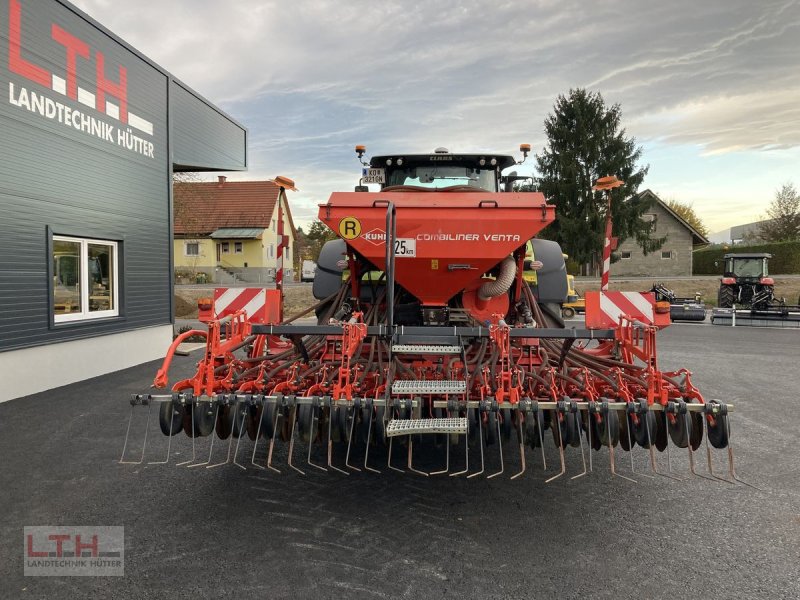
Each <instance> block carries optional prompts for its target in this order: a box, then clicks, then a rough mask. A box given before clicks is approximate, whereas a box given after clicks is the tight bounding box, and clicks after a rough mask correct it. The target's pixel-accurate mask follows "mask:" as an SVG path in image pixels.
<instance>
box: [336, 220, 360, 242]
mask: <svg viewBox="0 0 800 600" xmlns="http://www.w3.org/2000/svg"><path fill="white" fill-rule="evenodd" d="M339 235H340V236H342V237H343V238H344V239H346V240H354V239H356V238H357V237H358V236H360V235H361V221H359V220H358V219H356V218H355V217H345V218H344V219H342V220H341V221H339Z"/></svg>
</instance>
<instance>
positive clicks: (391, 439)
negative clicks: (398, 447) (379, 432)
mask: <svg viewBox="0 0 800 600" xmlns="http://www.w3.org/2000/svg"><path fill="white" fill-rule="evenodd" d="M392 444H394V436H392V437H390V438H389V456H388V457H387V459H386V466H387V467H389V468H390V469H391V470H392V471H397V472H398V473H405V471H403V469H398V468H397V467H393V466H392Z"/></svg>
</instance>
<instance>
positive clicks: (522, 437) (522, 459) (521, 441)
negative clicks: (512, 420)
mask: <svg viewBox="0 0 800 600" xmlns="http://www.w3.org/2000/svg"><path fill="white" fill-rule="evenodd" d="M517 427H518V428H519V460H520V463H521V464H522V470H521V471H520V472H519V473H517V474H516V475H512V476H511V479H516V478H517V477H519V476H520V475H522V474H523V473H524V472H525V468H526V466H525V430H524V429H523V427H522V420H521V419H517Z"/></svg>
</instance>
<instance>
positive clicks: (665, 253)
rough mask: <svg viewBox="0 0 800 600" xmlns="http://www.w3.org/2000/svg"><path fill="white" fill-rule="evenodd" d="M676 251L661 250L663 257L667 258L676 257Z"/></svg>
mask: <svg viewBox="0 0 800 600" xmlns="http://www.w3.org/2000/svg"><path fill="white" fill-rule="evenodd" d="M674 255H675V253H674V252H673V251H672V250H662V251H661V258H662V259H664V260H666V259H670V258H675V256H674Z"/></svg>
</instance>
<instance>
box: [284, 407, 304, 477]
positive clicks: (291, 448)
mask: <svg viewBox="0 0 800 600" xmlns="http://www.w3.org/2000/svg"><path fill="white" fill-rule="evenodd" d="M296 429H297V405H295V407H294V408H293V409H292V427H291V430H292V434H291V436H290V437H289V458H288V463H289V467H291V468H292V469H294V470H295V471H297V472H298V473H300V475H305V474H306V473H305V471H303V470H302V469H298V468H297V467H296V466H294V465H293V464H292V454H294V432H295V430H296Z"/></svg>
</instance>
